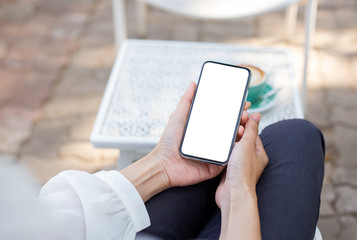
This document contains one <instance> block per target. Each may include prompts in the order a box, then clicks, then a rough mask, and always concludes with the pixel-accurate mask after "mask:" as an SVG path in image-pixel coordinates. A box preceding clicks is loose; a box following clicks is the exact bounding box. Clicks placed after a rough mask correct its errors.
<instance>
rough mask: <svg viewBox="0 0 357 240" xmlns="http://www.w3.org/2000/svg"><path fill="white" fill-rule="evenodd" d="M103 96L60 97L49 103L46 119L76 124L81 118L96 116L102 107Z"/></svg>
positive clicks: (45, 111)
mask: <svg viewBox="0 0 357 240" xmlns="http://www.w3.org/2000/svg"><path fill="white" fill-rule="evenodd" d="M100 101H101V96H98V95H96V96H93V97H90V96H81V97H80V98H75V97H73V96H68V97H64V96H61V97H58V98H56V99H54V100H52V101H51V102H50V103H48V104H47V105H46V107H45V109H44V113H45V117H46V118H47V119H49V120H51V121H55V120H56V119H61V120H68V121H69V124H73V123H75V122H74V121H76V120H77V119H78V118H80V117H81V116H88V115H92V114H96V113H97V111H98V108H99V105H100Z"/></svg>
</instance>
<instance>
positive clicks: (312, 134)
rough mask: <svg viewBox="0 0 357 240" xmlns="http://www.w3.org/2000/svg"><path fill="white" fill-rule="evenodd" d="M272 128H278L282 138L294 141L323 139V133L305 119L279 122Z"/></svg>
mask: <svg viewBox="0 0 357 240" xmlns="http://www.w3.org/2000/svg"><path fill="white" fill-rule="evenodd" d="M271 126H272V127H274V128H276V129H275V130H276V131H279V132H280V133H281V134H280V135H282V136H286V137H289V138H291V137H294V138H293V139H301V138H303V139H306V140H307V141H308V140H312V139H314V140H315V139H321V137H322V134H321V131H320V130H319V129H318V128H317V127H316V126H315V125H314V124H313V123H311V122H309V121H307V120H305V119H289V120H283V121H280V122H277V123H275V124H273V125H271Z"/></svg>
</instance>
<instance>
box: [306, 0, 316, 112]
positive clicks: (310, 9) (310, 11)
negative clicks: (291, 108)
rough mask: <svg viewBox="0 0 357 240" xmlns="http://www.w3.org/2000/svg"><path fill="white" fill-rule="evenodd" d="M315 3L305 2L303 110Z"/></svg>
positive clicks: (314, 17) (313, 29) (311, 0)
mask: <svg viewBox="0 0 357 240" xmlns="http://www.w3.org/2000/svg"><path fill="white" fill-rule="evenodd" d="M317 4H318V3H317V0H309V1H308V3H307V4H306V11H305V46H304V47H305V52H304V68H303V79H302V101H303V109H304V111H305V110H306V92H307V73H308V66H309V55H310V50H311V47H312V43H313V37H314V33H315V25H316V12H317Z"/></svg>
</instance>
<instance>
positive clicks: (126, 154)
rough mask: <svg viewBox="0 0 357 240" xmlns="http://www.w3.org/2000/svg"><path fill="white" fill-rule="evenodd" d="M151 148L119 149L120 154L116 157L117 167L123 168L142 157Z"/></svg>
mask: <svg viewBox="0 0 357 240" xmlns="http://www.w3.org/2000/svg"><path fill="white" fill-rule="evenodd" d="M151 150H152V149H144V150H141V151H137V150H120V154H119V157H118V163H117V169H118V170H120V169H123V168H125V167H127V166H129V165H130V164H132V163H133V162H135V161H136V160H139V159H140V158H143V157H144V156H145V155H147V154H148V153H149V152H150V151H151Z"/></svg>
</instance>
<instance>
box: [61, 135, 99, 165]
mask: <svg viewBox="0 0 357 240" xmlns="http://www.w3.org/2000/svg"><path fill="white" fill-rule="evenodd" d="M58 152H59V157H60V158H63V159H66V158H67V157H74V158H77V159H81V160H86V161H90V162H100V157H101V154H100V150H98V149H95V148H93V146H92V145H91V144H90V143H89V142H88V139H86V141H85V142H68V141H67V142H66V143H64V144H62V145H61V146H59V150H58Z"/></svg>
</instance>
